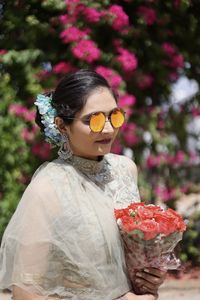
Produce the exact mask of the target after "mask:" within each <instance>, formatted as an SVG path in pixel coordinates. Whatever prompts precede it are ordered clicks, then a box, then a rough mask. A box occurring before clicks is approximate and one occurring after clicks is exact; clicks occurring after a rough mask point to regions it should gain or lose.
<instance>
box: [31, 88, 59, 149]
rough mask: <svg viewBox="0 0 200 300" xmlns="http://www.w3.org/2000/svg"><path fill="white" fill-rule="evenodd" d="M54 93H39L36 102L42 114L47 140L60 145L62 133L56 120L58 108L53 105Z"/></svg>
mask: <svg viewBox="0 0 200 300" xmlns="http://www.w3.org/2000/svg"><path fill="white" fill-rule="evenodd" d="M51 100H52V95H51V96H45V95H43V94H39V95H37V99H36V101H35V102H34V104H35V105H36V106H37V107H38V110H39V113H40V115H41V122H42V124H43V125H44V127H45V128H44V133H45V140H46V141H47V142H48V143H50V144H52V145H54V146H56V145H57V146H60V143H61V134H60V132H59V130H58V129H57V127H56V124H55V122H54V119H55V116H56V110H55V108H53V107H52V105H51Z"/></svg>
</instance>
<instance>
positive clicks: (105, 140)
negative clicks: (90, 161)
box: [96, 139, 112, 144]
mask: <svg viewBox="0 0 200 300" xmlns="http://www.w3.org/2000/svg"><path fill="white" fill-rule="evenodd" d="M111 141H112V139H104V140H100V141H96V143H99V144H110V143H111Z"/></svg>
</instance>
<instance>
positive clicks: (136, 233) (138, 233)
mask: <svg viewBox="0 0 200 300" xmlns="http://www.w3.org/2000/svg"><path fill="white" fill-rule="evenodd" d="M128 237H129V238H130V239H132V238H134V239H135V238H138V239H140V240H143V238H144V233H143V232H142V231H141V230H139V229H134V230H132V231H130V232H128Z"/></svg>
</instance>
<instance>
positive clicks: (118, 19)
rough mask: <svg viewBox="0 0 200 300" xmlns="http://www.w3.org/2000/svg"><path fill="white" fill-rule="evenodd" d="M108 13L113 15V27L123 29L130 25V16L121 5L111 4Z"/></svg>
mask: <svg viewBox="0 0 200 300" xmlns="http://www.w3.org/2000/svg"><path fill="white" fill-rule="evenodd" d="M108 13H109V14H111V15H112V16H113V20H112V28H114V29H115V30H119V31H121V30H123V29H124V28H125V27H127V26H128V25H129V17H128V15H127V14H126V13H125V12H124V10H123V8H122V7H121V6H120V5H117V4H115V5H111V6H110V7H109V9H108Z"/></svg>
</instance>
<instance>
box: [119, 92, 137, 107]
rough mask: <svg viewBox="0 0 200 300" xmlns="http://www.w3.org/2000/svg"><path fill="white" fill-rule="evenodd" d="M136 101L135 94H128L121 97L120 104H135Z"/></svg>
mask: <svg viewBox="0 0 200 300" xmlns="http://www.w3.org/2000/svg"><path fill="white" fill-rule="evenodd" d="M135 102H136V98H135V96H133V95H129V94H126V95H123V96H121V97H120V99H119V106H120V107H125V106H132V105H134V104H135Z"/></svg>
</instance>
